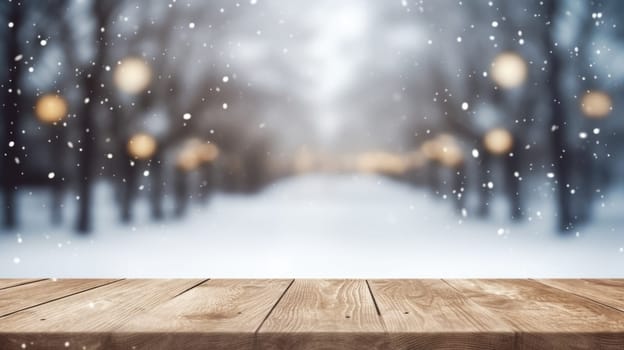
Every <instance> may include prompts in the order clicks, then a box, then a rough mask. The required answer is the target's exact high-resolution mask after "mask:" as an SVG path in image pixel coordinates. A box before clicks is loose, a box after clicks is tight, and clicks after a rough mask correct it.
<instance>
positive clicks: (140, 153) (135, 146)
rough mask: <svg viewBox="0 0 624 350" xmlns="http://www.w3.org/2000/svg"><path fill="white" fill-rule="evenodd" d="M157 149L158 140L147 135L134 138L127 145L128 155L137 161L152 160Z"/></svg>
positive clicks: (139, 134) (142, 134) (143, 134)
mask: <svg viewBox="0 0 624 350" xmlns="http://www.w3.org/2000/svg"><path fill="white" fill-rule="evenodd" d="M157 147H158V145H157V143H156V139H154V137H153V136H151V135H149V134H145V133H138V134H136V135H134V136H132V137H131V138H130V140H128V144H127V149H128V154H130V156H132V157H134V158H135V159H149V158H151V157H152V156H153V155H154V153H156V148H157Z"/></svg>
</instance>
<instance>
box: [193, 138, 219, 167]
mask: <svg viewBox="0 0 624 350" xmlns="http://www.w3.org/2000/svg"><path fill="white" fill-rule="evenodd" d="M196 150H197V155H198V157H199V160H201V161H202V162H204V163H210V162H212V161H214V160H215V159H217V157H219V148H218V147H217V146H215V145H214V144H213V143H200V144H199V145H197V146H196Z"/></svg>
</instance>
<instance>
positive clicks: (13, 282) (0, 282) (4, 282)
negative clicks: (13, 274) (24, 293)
mask: <svg viewBox="0 0 624 350" xmlns="http://www.w3.org/2000/svg"><path fill="white" fill-rule="evenodd" d="M44 280H45V279H43V278H39V279H16V278H10V279H0V290H2V289H7V288H11V287H16V286H20V285H22V284H27V283H34V282H39V281H44Z"/></svg>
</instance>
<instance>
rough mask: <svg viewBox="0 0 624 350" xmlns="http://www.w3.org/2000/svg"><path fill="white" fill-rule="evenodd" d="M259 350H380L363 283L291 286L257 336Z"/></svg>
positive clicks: (380, 332)
mask: <svg viewBox="0 0 624 350" xmlns="http://www.w3.org/2000/svg"><path fill="white" fill-rule="evenodd" d="M257 342H258V346H259V348H260V349H383V348H387V337H386V332H385V329H384V326H383V323H382V320H381V318H380V316H379V314H378V313H377V310H376V307H375V304H374V301H373V298H372V296H371V294H370V291H369V289H368V286H367V285H366V281H363V280H295V281H294V282H293V284H292V285H291V287H290V288H289V289H288V291H287V292H286V294H284V296H283V298H282V299H281V301H280V302H279V303H278V304H277V306H276V307H275V309H274V310H273V311H272V312H271V314H270V315H269V317H268V318H267V319H266V321H265V322H264V324H263V325H262V327H261V328H260V330H259V332H258V335H257Z"/></svg>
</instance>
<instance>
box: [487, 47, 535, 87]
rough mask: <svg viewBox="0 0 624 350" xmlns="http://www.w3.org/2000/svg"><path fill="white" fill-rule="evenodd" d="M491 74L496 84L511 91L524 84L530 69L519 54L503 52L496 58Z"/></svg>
mask: <svg viewBox="0 0 624 350" xmlns="http://www.w3.org/2000/svg"><path fill="white" fill-rule="evenodd" d="M490 74H491V75H492V79H493V80H494V82H495V83H496V84H498V85H500V86H501V87H503V88H507V89H509V88H514V87H517V86H520V85H521V84H522V83H524V81H525V80H526V78H527V75H528V68H527V64H526V62H525V61H524V59H523V58H522V57H521V56H520V55H518V54H517V53H514V52H503V53H501V54H499V55H498V56H496V57H495V58H494V61H493V62H492V67H491V70H490Z"/></svg>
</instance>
